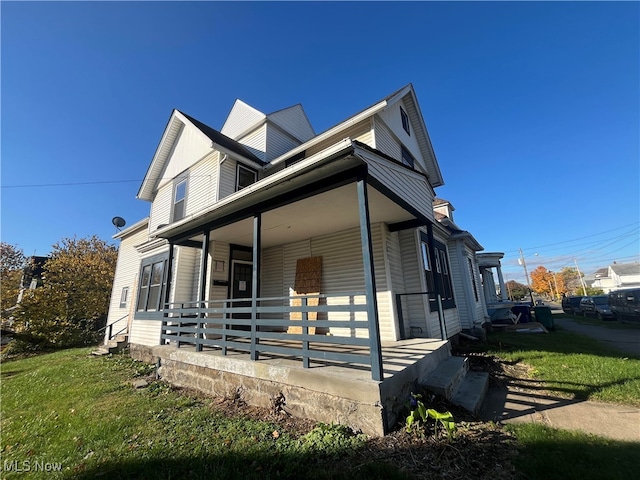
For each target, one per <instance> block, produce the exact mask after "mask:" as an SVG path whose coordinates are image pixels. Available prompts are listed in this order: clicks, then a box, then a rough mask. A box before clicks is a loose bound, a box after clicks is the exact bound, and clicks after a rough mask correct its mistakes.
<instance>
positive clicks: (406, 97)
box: [378, 84, 444, 188]
mask: <svg viewBox="0 0 640 480" xmlns="http://www.w3.org/2000/svg"><path fill="white" fill-rule="evenodd" d="M385 100H386V106H385V108H384V109H383V110H382V111H381V112H380V113H379V114H378V115H379V116H380V118H382V120H383V121H384V123H385V124H386V125H387V126H388V127H390V128H391V129H392V131H393V132H394V134H395V135H396V136H397V137H398V139H399V140H400V141H401V142H402V143H403V144H404V145H405V146H406V147H407V148H408V149H409V150H410V151H418V152H420V156H421V157H422V158H423V159H424V165H423V167H424V168H425V169H426V172H427V175H428V176H429V181H430V183H431V185H432V186H433V187H434V188H435V187H440V186H442V185H444V179H443V178H442V173H441V171H440V166H439V165H438V161H437V159H436V155H435V152H434V151H433V146H432V145H431V139H430V138H429V132H428V131H427V127H426V124H425V122H424V119H423V117H422V112H421V111H420V106H419V104H418V99H417V98H416V94H415V91H414V89H413V85H412V84H409V85H407V86H406V87H404V88H402V89H400V90H398V91H397V92H395V93H393V94H391V95H389V96H388V97H387V98H386V99H385Z"/></svg>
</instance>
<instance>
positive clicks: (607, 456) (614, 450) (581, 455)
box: [506, 423, 640, 480]
mask: <svg viewBox="0 0 640 480" xmlns="http://www.w3.org/2000/svg"><path fill="white" fill-rule="evenodd" d="M506 428H507V429H508V430H510V431H511V432H512V433H514V434H515V436H516V438H517V439H518V452H519V454H518V455H517V456H516V458H515V461H514V462H515V465H516V467H517V468H518V470H519V472H521V473H522V474H524V475H525V476H526V478H527V479H528V480H590V479H593V480H599V479H603V478H606V479H607V480H628V479H630V478H636V477H637V475H638V471H637V470H638V463H637V462H638V460H637V459H638V455H640V444H639V443H632V442H621V441H616V440H608V439H605V438H600V437H596V436H593V435H587V434H584V433H580V432H569V431H566V430H558V429H553V428H549V427H547V426H545V425H541V424H537V423H529V424H511V425H509V426H507V427H506Z"/></svg>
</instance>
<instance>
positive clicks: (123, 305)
mask: <svg viewBox="0 0 640 480" xmlns="http://www.w3.org/2000/svg"><path fill="white" fill-rule="evenodd" d="M128 297H129V287H122V292H121V293H120V308H127V298H128Z"/></svg>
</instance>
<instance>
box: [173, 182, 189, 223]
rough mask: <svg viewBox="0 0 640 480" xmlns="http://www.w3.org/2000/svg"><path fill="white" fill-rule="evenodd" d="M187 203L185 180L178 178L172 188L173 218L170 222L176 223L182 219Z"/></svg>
mask: <svg viewBox="0 0 640 480" xmlns="http://www.w3.org/2000/svg"><path fill="white" fill-rule="evenodd" d="M186 202H187V179H186V178H179V179H178V180H176V183H175V186H174V188H173V218H172V221H174V222H176V221H178V220H180V219H181V218H184V214H185V206H186Z"/></svg>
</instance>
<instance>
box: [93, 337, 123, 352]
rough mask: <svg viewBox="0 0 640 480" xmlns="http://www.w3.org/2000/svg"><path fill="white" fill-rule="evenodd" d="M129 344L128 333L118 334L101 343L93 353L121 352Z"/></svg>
mask: <svg viewBox="0 0 640 480" xmlns="http://www.w3.org/2000/svg"><path fill="white" fill-rule="evenodd" d="M128 345H129V336H128V335H118V336H116V337H115V338H113V339H111V340H108V341H107V342H106V343H104V344H102V345H100V346H99V347H98V348H97V349H95V350H94V351H93V352H91V355H95V356H102V355H109V354H110V353H119V352H121V351H122V350H124V349H125V348H126V347H127V346H128Z"/></svg>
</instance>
